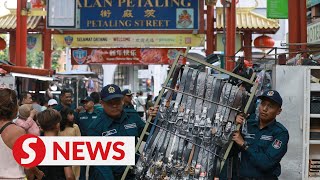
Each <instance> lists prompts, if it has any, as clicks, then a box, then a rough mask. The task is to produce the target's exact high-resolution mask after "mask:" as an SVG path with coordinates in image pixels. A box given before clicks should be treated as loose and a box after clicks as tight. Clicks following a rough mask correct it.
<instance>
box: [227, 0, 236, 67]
mask: <svg viewBox="0 0 320 180" xmlns="http://www.w3.org/2000/svg"><path fill="white" fill-rule="evenodd" d="M226 18H227V19H226V21H227V23H226V24H227V34H226V46H227V49H226V62H225V65H226V66H225V67H226V70H228V71H232V70H233V68H234V66H235V62H234V57H233V56H234V53H235V51H236V50H235V49H236V42H235V40H236V0H231V3H229V7H228V8H227V16H226Z"/></svg>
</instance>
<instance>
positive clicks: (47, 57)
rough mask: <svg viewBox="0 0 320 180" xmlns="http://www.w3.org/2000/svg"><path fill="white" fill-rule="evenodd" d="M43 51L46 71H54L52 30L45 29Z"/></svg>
mask: <svg viewBox="0 0 320 180" xmlns="http://www.w3.org/2000/svg"><path fill="white" fill-rule="evenodd" d="M42 49H43V52H44V69H52V68H51V64H52V63H51V53H52V50H51V29H47V28H46V27H45V28H44V31H43V42H42Z"/></svg>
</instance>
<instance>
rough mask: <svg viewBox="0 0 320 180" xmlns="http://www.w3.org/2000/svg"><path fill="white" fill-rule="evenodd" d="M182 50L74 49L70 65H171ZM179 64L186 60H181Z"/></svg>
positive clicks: (183, 50)
mask: <svg viewBox="0 0 320 180" xmlns="http://www.w3.org/2000/svg"><path fill="white" fill-rule="evenodd" d="M185 51H186V49H183V48H98V49H93V48H76V49H71V64H72V65H84V64H144V65H147V64H172V63H173V61H174V60H175V58H176V56H177V55H178V54H179V52H181V53H184V52H185ZM180 60H181V63H185V62H186V59H185V58H181V59H180Z"/></svg>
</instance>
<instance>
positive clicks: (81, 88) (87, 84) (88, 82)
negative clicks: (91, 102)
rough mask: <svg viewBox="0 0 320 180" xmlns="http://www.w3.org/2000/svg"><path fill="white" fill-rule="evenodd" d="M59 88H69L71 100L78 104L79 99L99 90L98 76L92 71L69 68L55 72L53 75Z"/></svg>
mask: <svg viewBox="0 0 320 180" xmlns="http://www.w3.org/2000/svg"><path fill="white" fill-rule="evenodd" d="M55 79H56V81H58V84H59V88H60V89H64V88H67V89H71V90H72V91H73V100H74V101H73V102H74V103H75V104H76V106H78V105H79V102H80V101H81V99H84V98H85V97H86V96H87V95H88V94H90V93H91V92H94V91H95V92H99V91H100V89H99V85H98V76H97V74H96V73H94V72H89V71H82V70H78V69H76V70H71V71H66V72H61V73H57V74H56V75H55Z"/></svg>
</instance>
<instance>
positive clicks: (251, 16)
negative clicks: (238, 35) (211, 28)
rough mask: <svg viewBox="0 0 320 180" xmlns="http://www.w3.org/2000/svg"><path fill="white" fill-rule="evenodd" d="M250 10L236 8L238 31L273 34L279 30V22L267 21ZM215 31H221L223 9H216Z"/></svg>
mask: <svg viewBox="0 0 320 180" xmlns="http://www.w3.org/2000/svg"><path fill="white" fill-rule="evenodd" d="M251 10H252V8H237V9H236V11H237V14H236V18H237V19H236V24H237V25H236V26H237V30H238V31H244V30H250V31H252V32H253V33H268V34H274V33H276V32H277V31H278V30H279V28H280V25H279V22H278V21H277V20H274V19H268V18H266V17H264V16H262V15H260V14H258V13H255V12H252V11H251ZM216 11H217V16H216V21H217V29H218V30H222V29H223V8H217V10H216Z"/></svg>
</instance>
